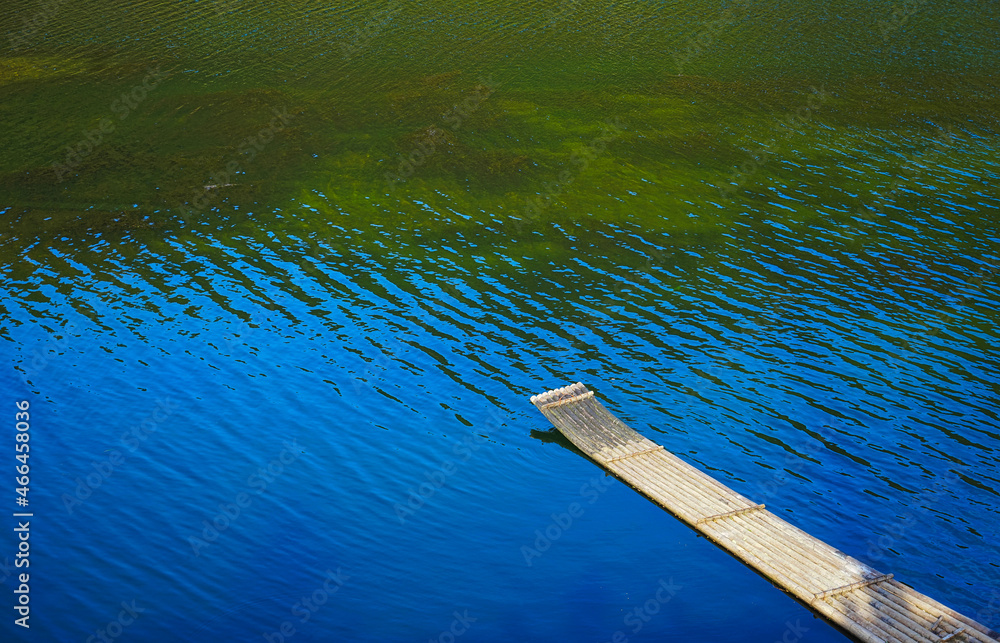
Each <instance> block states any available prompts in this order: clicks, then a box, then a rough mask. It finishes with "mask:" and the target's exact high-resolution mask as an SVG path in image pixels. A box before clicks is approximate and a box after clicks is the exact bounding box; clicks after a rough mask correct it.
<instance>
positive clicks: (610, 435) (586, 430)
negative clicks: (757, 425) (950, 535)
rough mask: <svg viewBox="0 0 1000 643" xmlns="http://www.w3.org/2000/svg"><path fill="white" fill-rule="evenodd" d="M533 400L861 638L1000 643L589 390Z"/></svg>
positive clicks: (593, 450) (653, 493) (625, 475)
mask: <svg viewBox="0 0 1000 643" xmlns="http://www.w3.org/2000/svg"><path fill="white" fill-rule="evenodd" d="M531 401H532V403H533V404H534V405H535V406H536V407H538V410H539V411H541V412H542V413H543V414H544V415H545V417H547V418H548V419H549V421H551V422H552V424H553V425H555V427H556V428H557V429H559V431H561V432H562V433H563V434H564V435H565V436H566V437H567V438H569V440H570V441H571V442H572V443H573V444H575V445H576V446H577V447H578V448H579V449H580V450H581V451H583V453H585V454H586V455H587V456H588V457H590V458H591V459H593V460H594V461H595V462H597V463H598V464H599V465H601V466H602V467H604V468H605V469H607V470H608V471H609V472H611V473H613V474H614V475H615V476H617V477H618V478H620V479H621V480H623V481H625V482H627V483H628V484H629V485H630V486H631V487H632V488H634V489H635V490H636V491H638V492H639V493H641V494H643V495H644V496H646V497H647V498H649V499H650V500H652V501H653V502H655V503H657V504H659V505H660V506H661V507H663V508H664V509H666V510H667V511H669V512H670V513H672V514H673V515H674V516H676V517H677V518H679V519H681V520H683V521H684V522H685V523H687V524H688V525H689V526H691V527H692V528H694V529H695V530H696V531H698V532H701V533H702V534H703V535H705V536H706V537H707V538H708V539H709V540H711V541H712V542H714V543H715V544H716V545H718V546H719V547H722V548H723V549H725V550H726V551H728V552H729V553H730V554H732V555H733V556H735V557H737V558H738V559H740V560H741V561H743V562H744V563H746V565H747V566H749V567H751V568H752V569H754V570H756V571H757V572H758V573H760V574H762V575H763V576H764V577H766V578H768V579H769V580H771V581H772V582H773V583H775V584H776V585H778V586H780V587H781V588H783V589H784V590H785V591H786V592H788V593H790V594H792V595H793V596H795V597H796V598H798V599H799V600H800V601H801V602H802V603H804V604H805V605H806V606H808V607H809V608H810V609H812V610H814V611H815V612H816V613H818V614H820V615H821V616H823V617H825V618H827V619H829V620H830V621H831V622H833V623H834V624H836V625H838V626H839V627H841V628H842V629H843V630H845V631H847V632H848V633H850V634H851V635H852V636H854V637H856V638H857V639H859V640H861V641H865V642H870V643H876V642H881V641H921V642H926V643H939V642H940V641H977V642H980V643H996V641H998V640H1000V634H998V633H997V632H994V631H992V630H990V629H989V628H987V627H985V626H983V625H981V624H980V623H978V622H976V621H974V620H973V619H971V618H969V617H967V616H964V615H962V614H959V613H958V612H956V611H954V610H952V609H950V608H948V607H946V606H945V605H942V604H941V603H939V602H937V601H935V600H934V599H932V598H929V597H927V596H924V595H923V594H921V593H919V592H917V591H915V590H913V589H912V588H910V587H909V586H907V585H904V584H903V583H901V582H899V581H897V580H894V579H893V577H892V574H882V573H880V572H878V571H876V570H875V569H872V568H871V567H869V566H868V565H865V564H864V563H862V562H861V561H859V560H856V559H854V558H852V557H850V556H848V555H847V554H845V553H843V552H841V551H839V550H838V549H835V548H834V547H831V546H830V545H828V544H826V543H824V542H823V541H821V540H819V539H817V538H814V537H812V536H810V535H809V534H807V533H805V532H804V531H802V530H801V529H798V528H796V527H794V526H793V525H791V524H789V523H788V522H786V521H784V520H782V519H781V518H779V517H778V516H776V515H774V514H773V513H771V512H770V511H768V510H767V509H766V508H765V507H764V505H761V504H757V503H755V502H753V501H752V500H750V499H748V498H745V497H744V496H742V495H740V494H738V493H736V492H735V491H733V490H732V489H729V488H728V487H726V486H725V485H723V484H721V483H720V482H718V481H717V480H715V479H714V478H712V477H711V476H709V475H707V474H705V473H702V472H701V471H699V470H698V469H696V468H695V467H693V466H691V465H690V464H688V463H686V462H684V461H683V460H681V459H680V458H678V457H677V456H675V455H673V454H672V453H670V452H669V451H666V450H665V449H664V448H663V447H662V446H660V445H658V444H656V443H655V442H653V441H652V440H649V439H647V438H644V437H643V436H642V435H640V434H639V433H637V432H636V431H634V430H633V429H631V428H629V427H628V426H627V425H626V424H625V423H623V422H622V421H621V420H619V419H618V418H616V417H615V416H613V415H612V414H611V413H610V412H609V411H608V409H607V408H605V406H604V405H603V404H601V403H600V402H599V401H598V400H597V399H596V398H595V397H594V394H593V392H591V391H589V390H587V388H586V387H585V386H584V385H583V384H580V383H577V384H573V385H571V386H566V387H563V388H559V389H555V390H552V391H548V392H546V393H542V394H540V395H535V396H533V397H532V398H531Z"/></svg>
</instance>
